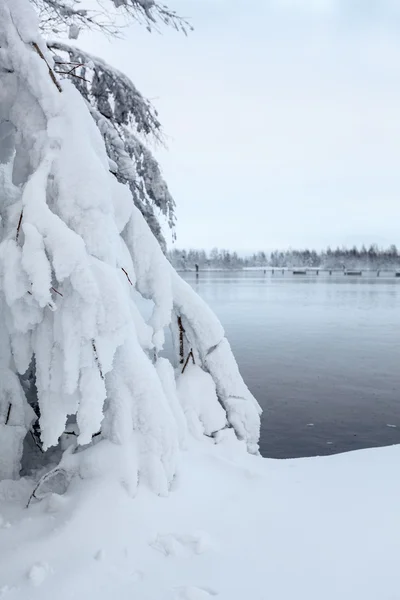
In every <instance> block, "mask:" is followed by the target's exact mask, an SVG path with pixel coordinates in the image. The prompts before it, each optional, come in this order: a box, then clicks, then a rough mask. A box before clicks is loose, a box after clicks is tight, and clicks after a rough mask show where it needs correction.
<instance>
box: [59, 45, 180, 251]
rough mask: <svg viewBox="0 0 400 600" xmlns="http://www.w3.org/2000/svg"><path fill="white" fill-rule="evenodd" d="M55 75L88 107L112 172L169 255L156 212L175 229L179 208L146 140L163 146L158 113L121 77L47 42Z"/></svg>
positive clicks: (83, 54)
mask: <svg viewBox="0 0 400 600" xmlns="http://www.w3.org/2000/svg"><path fill="white" fill-rule="evenodd" d="M48 46H49V48H50V49H51V51H52V53H53V58H54V61H55V68H56V69H57V73H59V74H62V75H63V76H66V77H69V78H70V79H71V81H72V83H73V84H74V85H75V86H76V88H77V89H78V90H79V92H80V93H81V95H82V96H83V98H84V99H85V100H86V102H87V104H88V106H89V107H90V112H91V114H92V117H93V118H94V120H95V121H96V123H97V126H98V128H99V129H100V131H101V134H102V136H103V139H104V142H105V144H106V149H107V154H108V157H109V159H110V165H109V166H110V170H111V171H112V172H113V173H114V175H115V176H116V177H117V179H118V180H119V181H121V182H122V183H126V184H128V185H129V188H130V190H131V193H132V197H133V200H134V202H135V205H136V206H137V207H138V208H139V210H140V212H141V213H142V214H143V216H144V217H145V219H146V221H147V223H148V225H149V226H150V228H151V230H152V232H153V233H154V235H155V236H156V237H157V239H158V241H159V243H160V245H161V247H162V248H163V250H165V249H166V245H165V240H164V236H163V234H162V231H161V227H160V223H159V219H158V218H157V216H156V211H158V212H160V213H161V215H162V216H163V217H164V218H165V219H166V220H167V222H168V225H169V226H170V228H171V229H173V228H174V225H175V202H174V200H173V198H172V196H171V194H170V192H169V190H168V187H167V184H166V183H165V181H164V179H163V177H162V174H161V170H160V167H159V165H158V163H157V161H156V160H155V158H154V157H153V155H152V154H151V152H150V150H149V149H148V148H147V147H146V145H145V143H144V141H145V139H146V136H153V138H154V139H156V140H160V137H161V123H160V121H159V119H158V115H157V112H156V111H155V109H154V108H153V106H152V105H151V103H150V102H149V101H148V100H146V99H145V98H144V97H143V96H142V94H141V93H140V92H139V90H138V89H137V88H136V87H135V85H134V84H133V83H132V81H131V80H130V79H129V78H128V77H126V75H124V74H123V73H121V72H120V71H118V70H117V69H114V68H113V67H111V66H110V65H108V64H107V63H106V62H105V61H103V60H102V59H101V58H98V57H96V56H93V55H91V54H89V53H88V52H84V51H82V50H79V49H78V48H75V47H73V46H70V45H68V44H65V43H63V42H60V41H49V42H48Z"/></svg>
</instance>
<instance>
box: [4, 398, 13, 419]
mask: <svg viewBox="0 0 400 600" xmlns="http://www.w3.org/2000/svg"><path fill="white" fill-rule="evenodd" d="M11 407H12V404H11V402H10V404H9V405H8V411H7V417H6V421H5V425H8V421H9V420H10V414H11Z"/></svg>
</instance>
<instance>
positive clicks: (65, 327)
mask: <svg viewBox="0 0 400 600" xmlns="http://www.w3.org/2000/svg"><path fill="white" fill-rule="evenodd" d="M56 65H57V63H55V62H54V60H53V56H52V53H51V52H50V50H49V49H48V47H47V46H46V43H45V42H44V41H43V39H42V38H41V36H40V34H39V23H38V22H37V19H36V18H35V14H34V12H33V10H32V8H31V6H30V5H29V1H28V0H0V216H1V230H0V316H1V321H0V479H1V478H5V477H16V476H18V472H19V469H20V461H21V457H22V454H23V444H24V440H25V450H24V452H25V453H28V454H29V453H32V452H33V450H32V445H30V443H29V438H28V437H27V436H28V432H32V435H33V438H35V437H36V435H37V434H38V435H40V440H41V441H40V444H39V445H41V446H42V450H44V451H46V450H47V449H49V448H52V447H53V448H57V449H58V450H59V451H60V452H61V450H64V452H63V454H62V458H61V462H60V463H59V466H58V467H57V468H56V469H55V471H52V475H53V485H56V483H57V482H58V483H57V485H58V486H61V487H63V486H64V484H65V483H68V481H69V479H70V478H71V477H73V476H74V475H75V474H79V475H80V476H81V477H85V476H88V475H91V474H93V471H95V472H101V471H102V470H103V469H106V468H107V465H108V466H110V465H112V466H113V468H115V469H117V470H118V474H119V477H120V479H121V481H123V483H124V484H125V485H126V486H127V488H128V489H129V490H130V491H131V492H132V493H134V491H135V489H136V487H137V483H138V481H139V479H140V480H143V481H145V482H147V484H148V485H149V486H150V487H151V488H152V489H153V490H155V491H156V492H157V493H159V494H166V493H167V492H168V490H169V488H170V485H171V483H172V481H173V478H174V476H175V474H176V471H177V466H178V459H179V452H180V450H181V449H182V448H183V447H184V446H185V439H186V432H187V431H189V433H190V434H191V435H194V436H196V437H199V438H203V437H204V436H208V437H212V438H213V439H214V441H215V440H218V436H219V435H220V434H219V432H220V431H221V430H224V429H226V428H231V429H232V430H233V431H234V432H235V433H236V436H237V437H238V438H239V439H241V440H244V441H245V442H246V444H247V447H248V449H249V451H250V452H256V451H257V447H258V446H257V442H258V436H259V414H260V409H259V406H258V404H257V402H256V401H255V399H254V398H253V396H252V395H251V393H250V392H249V390H248V388H247V387H246V385H245V384H244V382H243V380H242V378H241V376H240V374H239V371H238V368H237V365H236V362H235V360H234V358H233V355H232V352H231V349H230V346H229V343H228V342H227V340H226V338H225V336H224V331H223V328H222V326H221V325H220V323H219V321H218V320H217V319H216V317H215V316H214V314H213V313H212V312H211V310H210V309H209V308H208V307H207V306H206V305H205V304H204V302H203V301H202V300H201V299H200V298H199V297H198V296H197V295H196V294H195V293H194V291H193V290H192V289H191V287H190V286H189V285H188V284H186V283H185V282H184V281H183V280H182V279H181V278H180V277H179V276H178V274H177V273H176V272H175V270H174V269H173V268H172V266H171V265H170V263H169V262H168V260H167V259H166V257H165V256H164V254H163V252H162V249H161V248H160V245H159V243H158V241H157V240H156V238H155V236H154V235H153V233H152V232H151V230H150V228H149V226H148V224H147V223H146V220H145V219H144V217H143V215H142V213H141V211H140V210H139V209H138V208H137V207H136V206H135V203H134V202H133V201H132V186H131V182H130V180H128V179H126V180H124V179H123V178H122V177H119V178H118V177H115V175H114V173H113V172H110V158H109V156H107V152H106V147H107V141H108V138H107V135H108V134H107V135H104V132H102V133H103V136H102V135H101V134H100V131H101V126H99V124H98V123H97V125H96V122H95V121H96V118H95V119H93V118H92V116H91V114H90V112H91V111H92V115H93V114H95V113H96V111H97V109H98V107H96V106H92V105H90V106H89V105H88V101H87V102H85V100H84V99H83V98H82V95H81V94H80V93H79V92H78V91H77V89H76V87H75V86H74V85H73V84H72V83H71V82H70V81H68V80H66V79H64V80H60V79H59V76H58V75H57V73H56V71H57V68H56ZM89 104H90V102H89ZM111 171H112V170H111ZM140 297H143V298H146V299H148V300H150V301H151V303H152V306H153V309H152V314H151V316H150V318H149V320H148V321H147V322H146V321H145V320H144V318H143V317H142V315H141V313H140V311H139V308H138V299H140ZM168 326H170V327H171V329H172V334H173V340H174V345H175V348H176V351H175V361H174V365H172V364H171V363H170V362H169V361H167V360H166V359H165V358H160V357H159V352H160V350H161V349H162V346H163V343H164V330H165V328H166V327H168ZM174 367H175V369H174ZM38 416H39V417H40V418H39V421H38V423H37V417H38ZM35 423H36V433H35V431H33V430H32V428H33V426H34V424H35ZM36 441H37V440H36ZM82 450H83V451H82ZM53 460H54V457H53ZM58 460H59V458H58ZM46 477H47V479H46V478H45V479H46V481H47V480H48V477H49V475H47V476H46ZM60 479H62V480H63V481H62V482H61V483H60Z"/></svg>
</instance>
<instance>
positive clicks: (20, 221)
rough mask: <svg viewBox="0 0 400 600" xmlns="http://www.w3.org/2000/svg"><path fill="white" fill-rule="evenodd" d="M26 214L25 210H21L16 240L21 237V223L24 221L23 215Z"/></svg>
mask: <svg viewBox="0 0 400 600" xmlns="http://www.w3.org/2000/svg"><path fill="white" fill-rule="evenodd" d="M23 216H24V210H23V209H22V210H21V214H20V215H19V221H18V226H17V233H16V235H15V241H16V242H18V238H19V231H20V229H21V223H22V217H23Z"/></svg>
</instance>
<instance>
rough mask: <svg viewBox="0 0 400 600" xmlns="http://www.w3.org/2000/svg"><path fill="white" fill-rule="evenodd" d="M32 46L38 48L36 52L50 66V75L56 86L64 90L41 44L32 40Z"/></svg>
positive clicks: (59, 89)
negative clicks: (40, 46)
mask: <svg viewBox="0 0 400 600" xmlns="http://www.w3.org/2000/svg"><path fill="white" fill-rule="evenodd" d="M32 46H33V47H34V48H35V50H36V52H37V53H38V54H39V56H40V58H41V59H42V60H44V62H45V63H46V65H47V68H48V70H49V75H50V77H51V79H52V81H53V83H54V85H55V86H56V88H57V89H58V91H59V92H62V87H61V85H60V84H59V83H58V81H57V77H56V76H55V75H54V71H53V69H52V68H51V67H50V65H49V63H48V62H47V60H46V57H45V55H44V54H43V52H42V51H41V49H40V48H39V46H38V45H37V43H36V42H32Z"/></svg>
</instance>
